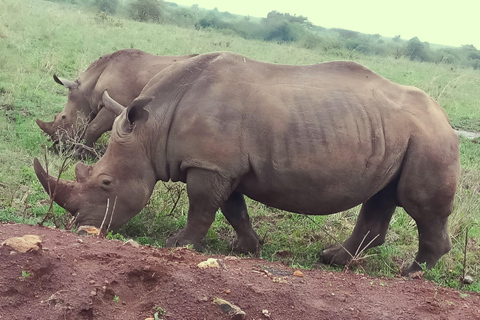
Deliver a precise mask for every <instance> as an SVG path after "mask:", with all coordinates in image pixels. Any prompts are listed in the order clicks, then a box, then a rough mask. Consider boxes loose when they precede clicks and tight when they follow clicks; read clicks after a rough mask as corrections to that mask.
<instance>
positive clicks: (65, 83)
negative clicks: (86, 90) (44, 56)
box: [53, 74, 77, 89]
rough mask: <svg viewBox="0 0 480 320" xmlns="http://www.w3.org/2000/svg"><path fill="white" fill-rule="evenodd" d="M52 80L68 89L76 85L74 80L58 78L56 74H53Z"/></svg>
mask: <svg viewBox="0 0 480 320" xmlns="http://www.w3.org/2000/svg"><path fill="white" fill-rule="evenodd" d="M53 80H55V82H56V83H58V84H61V85H62V86H64V87H65V88H68V89H72V88H75V87H76V86H77V83H76V82H75V81H72V80H67V79H64V78H59V77H57V75H56V74H54V75H53Z"/></svg>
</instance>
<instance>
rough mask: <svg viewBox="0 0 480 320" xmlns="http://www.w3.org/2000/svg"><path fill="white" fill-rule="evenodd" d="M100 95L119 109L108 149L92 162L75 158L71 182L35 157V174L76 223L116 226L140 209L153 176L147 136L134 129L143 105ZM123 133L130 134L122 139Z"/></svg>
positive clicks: (143, 113)
mask: <svg viewBox="0 0 480 320" xmlns="http://www.w3.org/2000/svg"><path fill="white" fill-rule="evenodd" d="M104 96H106V97H108V99H110V100H109V102H111V103H114V107H116V108H117V112H122V114H121V115H120V116H119V117H117V120H115V124H114V130H113V131H112V136H111V139H110V143H109V146H108V149H107V151H106V153H105V154H104V156H103V157H102V158H101V159H100V160H99V161H98V162H97V163H96V164H94V165H85V164H83V163H81V162H78V163H77V164H76V167H75V175H76V179H75V181H68V180H63V179H57V178H56V177H52V176H50V175H49V174H48V173H47V172H46V171H45V170H44V169H43V167H42V165H41V164H40V162H39V161H38V159H37V158H35V159H34V169H35V173H36V175H37V177H38V179H39V181H40V182H41V184H42V186H43V187H44V189H45V190H46V192H47V193H48V194H49V195H50V197H52V198H53V199H54V201H55V202H56V203H57V204H58V205H59V206H61V207H63V208H65V209H66V210H67V211H69V212H70V213H71V214H72V215H74V216H75V217H76V223H77V225H79V226H82V225H84V226H94V227H97V228H100V227H102V226H103V231H105V229H107V227H109V229H110V230H115V229H118V228H119V227H120V226H122V225H123V224H125V223H126V222H127V221H129V220H130V219H131V218H132V217H133V216H134V215H136V214H137V213H139V212H140V211H141V210H142V208H143V207H144V206H145V204H146V203H147V201H148V199H149V198H150V195H151V193H152V191H153V188H154V186H155V183H156V181H157V179H156V174H155V168H154V166H153V165H152V162H151V161H150V158H149V155H150V152H149V150H147V149H148V148H147V147H148V146H147V144H146V143H145V141H144V140H145V139H143V140H142V139H138V135H142V134H143V133H142V132H140V133H139V134H137V132H136V131H137V130H136V129H137V128H136V127H137V124H139V123H142V122H143V121H146V119H147V118H148V112H147V111H145V110H144V109H143V106H140V107H138V106H137V108H135V106H134V107H133V108H131V107H129V108H128V109H126V108H124V107H123V106H121V105H120V104H118V103H116V102H115V101H113V100H112V99H111V98H110V97H109V96H108V94H107V93H106V92H105V93H104ZM137 110H139V111H137ZM138 131H141V130H138ZM125 135H127V136H128V138H127V139H122V137H124V136H125ZM132 155H134V156H132Z"/></svg>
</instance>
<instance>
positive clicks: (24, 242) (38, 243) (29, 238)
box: [2, 234, 42, 253]
mask: <svg viewBox="0 0 480 320" xmlns="http://www.w3.org/2000/svg"><path fill="white" fill-rule="evenodd" d="M2 246H9V247H11V248H12V249H13V250H15V251H17V252H20V253H26V252H29V251H38V250H40V249H41V248H42V240H41V239H40V237H39V236H36V235H31V234H27V235H24V236H23V237H13V238H9V239H7V240H5V241H4V242H2Z"/></svg>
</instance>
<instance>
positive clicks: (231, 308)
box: [212, 298, 247, 320]
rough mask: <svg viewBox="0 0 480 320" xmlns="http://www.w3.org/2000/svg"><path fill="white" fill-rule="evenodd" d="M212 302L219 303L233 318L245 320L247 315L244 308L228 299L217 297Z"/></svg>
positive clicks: (233, 319) (234, 319)
mask: <svg viewBox="0 0 480 320" xmlns="http://www.w3.org/2000/svg"><path fill="white" fill-rule="evenodd" d="M212 303H214V304H217V305H218V306H219V307H220V309H222V311H223V312H224V313H225V314H227V315H228V316H229V317H230V319H232V320H243V319H245V317H246V316H247V314H246V313H245V312H244V311H243V310H242V309H240V308H239V307H238V306H236V305H234V304H232V303H230V302H228V301H226V300H223V299H220V298H215V299H213V302H212Z"/></svg>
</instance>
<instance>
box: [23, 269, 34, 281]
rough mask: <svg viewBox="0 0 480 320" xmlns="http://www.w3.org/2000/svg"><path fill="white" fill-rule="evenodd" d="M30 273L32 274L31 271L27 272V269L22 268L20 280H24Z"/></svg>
mask: <svg viewBox="0 0 480 320" xmlns="http://www.w3.org/2000/svg"><path fill="white" fill-rule="evenodd" d="M31 275H32V273H31V272H27V271H25V270H22V278H21V279H22V280H25V279H27V278H28V277H30V276H31Z"/></svg>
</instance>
